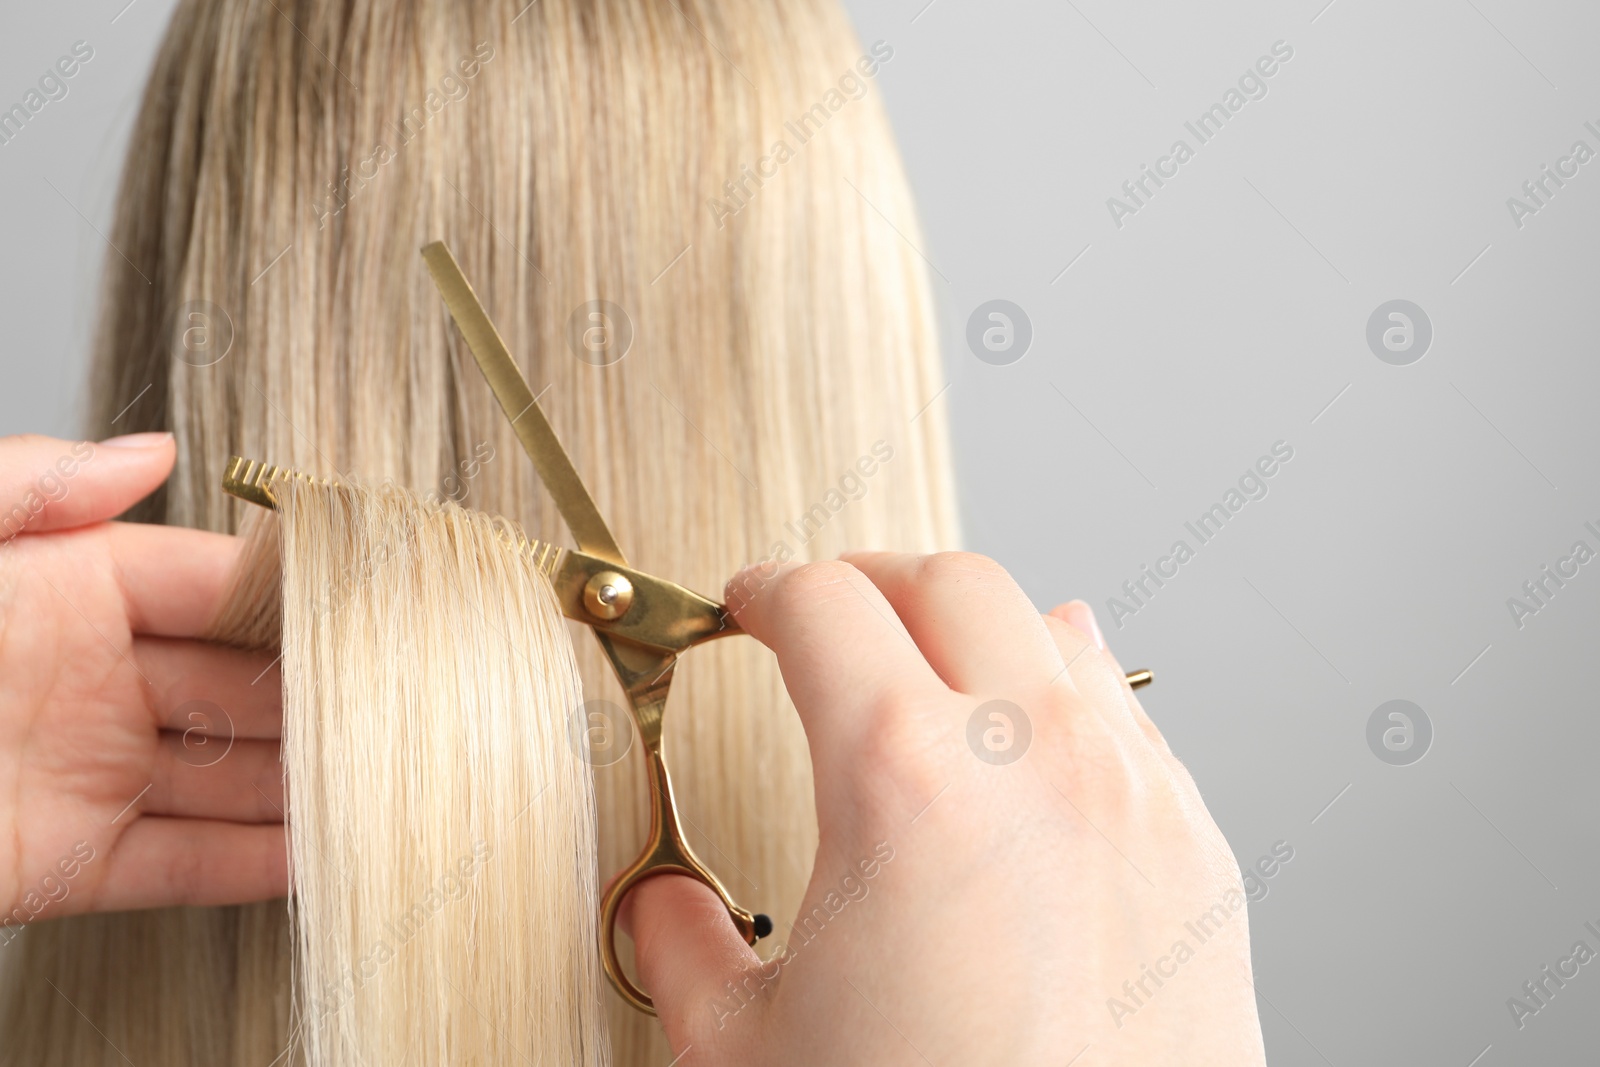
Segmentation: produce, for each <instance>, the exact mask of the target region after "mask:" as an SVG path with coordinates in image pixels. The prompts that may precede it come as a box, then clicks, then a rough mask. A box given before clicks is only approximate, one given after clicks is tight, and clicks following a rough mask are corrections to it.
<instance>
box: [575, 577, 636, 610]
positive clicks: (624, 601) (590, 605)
mask: <svg viewBox="0 0 1600 1067" xmlns="http://www.w3.org/2000/svg"><path fill="white" fill-rule="evenodd" d="M632 603H633V583H632V582H630V581H628V579H627V578H626V577H624V576H623V575H620V574H618V573H617V572H616V571H601V572H600V573H599V574H596V575H595V576H594V577H592V578H590V579H589V584H587V585H585V586H584V587H583V606H584V607H585V608H587V609H588V611H589V614H590V615H593V616H594V617H595V618H597V619H608V620H609V619H620V618H621V617H622V616H623V615H624V614H625V613H626V612H627V610H628V606H629V605H631V604H632Z"/></svg>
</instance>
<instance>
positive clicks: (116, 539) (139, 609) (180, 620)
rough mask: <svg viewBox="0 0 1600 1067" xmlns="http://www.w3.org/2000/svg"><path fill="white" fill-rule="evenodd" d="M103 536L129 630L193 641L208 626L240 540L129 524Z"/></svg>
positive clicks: (178, 528) (109, 529)
mask: <svg viewBox="0 0 1600 1067" xmlns="http://www.w3.org/2000/svg"><path fill="white" fill-rule="evenodd" d="M106 536H107V538H108V539H109V543H110V547H111V559H112V563H113V565H114V566H115V567H116V571H117V578H118V581H119V582H120V583H121V585H122V595H123V602H124V604H125V605H126V607H127V612H128V627H129V629H131V630H132V631H133V632H134V633H137V634H151V635H155V636H160V637H195V636H198V635H199V634H200V633H202V632H203V631H204V630H205V629H206V628H207V627H208V626H209V625H210V624H211V621H212V619H213V618H215V616H216V613H217V609H218V608H219V607H220V606H221V603H222V597H223V595H224V594H225V593H226V592H227V591H228V588H229V585H228V583H229V579H230V578H231V577H232V575H233V568H234V564H235V563H236V562H237V561H238V558H239V547H240V545H241V544H242V542H241V541H240V539H239V538H237V537H230V536H228V535H227V534H219V533H210V532H207V531H205V530H189V529H185V528H183V527H181V526H152V525H149V524H147V523H133V522H115V523H112V524H110V525H109V526H107V527H106Z"/></svg>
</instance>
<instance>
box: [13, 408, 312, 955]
mask: <svg viewBox="0 0 1600 1067" xmlns="http://www.w3.org/2000/svg"><path fill="white" fill-rule="evenodd" d="M173 459H174V448H173V442H172V438H171V437H170V435H167V434H140V435H137V436H134V437H129V438H121V439H115V440H112V441H106V442H102V443H100V444H97V445H96V444H89V443H87V442H81V441H80V442H76V443H74V442H71V441H58V440H54V439H51V438H47V437H31V436H28V437H4V438H0V921H3V923H4V924H6V925H5V926H0V943H3V942H5V941H7V940H9V939H10V937H12V936H15V935H14V932H13V931H12V930H10V929H8V928H6V927H7V926H12V925H15V924H18V923H23V922H28V921H31V920H33V919H47V918H56V917H58V916H62V915H67V914H70V913H73V912H81V911H113V910H120V909H128V908H145V907H153V906H158V905H166V904H212V903H228V902H237V901H245V900H255V899H266V898H270V897H273V896H281V895H283V894H284V893H285V891H286V888H287V885H288V873H287V867H286V860H285V846H284V833H283V827H282V825H281V822H282V815H281V813H280V809H281V807H282V805H283V797H282V775H281V774H280V771H279V764H278V741H277V738H278V735H279V728H280V720H281V715H280V711H279V705H280V697H279V679H278V674H277V671H276V669H274V670H272V671H268V672H267V673H266V674H265V675H264V676H261V675H262V672H263V669H264V668H266V667H267V666H268V664H269V661H270V660H271V657H270V656H260V655H249V654H246V653H242V652H237V651H233V650H228V649H223V648H219V647H216V646H212V645H206V644H202V643H200V642H199V641H196V640H193V638H195V637H196V635H197V634H198V633H199V632H200V630H201V629H202V628H203V627H205V626H206V625H207V624H208V623H209V621H210V620H211V617H212V613H213V612H214V611H215V610H216V608H217V603H218V599H219V597H220V596H221V595H222V594H223V591H224V589H225V586H226V583H227V580H228V576H229V573H230V568H231V566H232V564H233V562H234V558H235V556H236V555H237V552H238V542H237V540H236V539H235V538H232V537H224V536H222V535H219V534H211V533H202V532H199V531H196V530H185V529H177V528H171V527H164V526H148V525H137V524H132V523H119V522H107V521H105V520H106V519H108V518H110V517H111V516H113V515H117V514H120V513H121V512H123V511H124V510H126V509H127V508H128V507H129V506H130V505H132V504H133V503H135V502H136V501H138V500H139V499H140V498H142V497H144V496H146V495H148V494H149V493H150V492H151V491H152V490H154V489H155V488H156V487H157V486H158V485H160V484H161V483H162V482H163V481H164V480H165V479H166V477H167V474H168V472H170V471H171V470H172V464H173ZM258 676H261V677H260V681H259V682H258V683H256V684H252V682H254V681H255V680H256V679H257V677H258ZM273 824H280V825H273Z"/></svg>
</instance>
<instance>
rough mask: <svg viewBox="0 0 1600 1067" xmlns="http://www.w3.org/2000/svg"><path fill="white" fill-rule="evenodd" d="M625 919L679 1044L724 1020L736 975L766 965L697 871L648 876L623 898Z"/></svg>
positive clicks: (648, 985) (649, 986) (642, 977)
mask: <svg viewBox="0 0 1600 1067" xmlns="http://www.w3.org/2000/svg"><path fill="white" fill-rule="evenodd" d="M617 922H618V923H619V924H620V925H621V926H622V929H623V931H624V932H626V933H627V934H629V935H630V936H631V937H632V938H633V945H634V961H635V964H634V965H635V966H636V967H637V968H638V973H639V985H640V986H641V987H643V989H644V991H645V992H646V993H648V994H650V999H651V1000H653V1001H655V1006H656V1014H657V1015H658V1016H660V1017H661V1025H662V1028H663V1029H665V1030H666V1032H667V1037H668V1039H669V1040H670V1041H671V1042H672V1046H673V1048H674V1049H677V1048H680V1047H682V1046H685V1045H687V1044H688V1043H689V1042H691V1041H693V1040H694V1038H693V1037H692V1036H691V1035H693V1034H703V1033H705V1032H706V1029H707V1026H708V1025H709V1024H715V1023H716V1022H717V1020H718V1015H719V1010H718V1006H719V1005H721V1004H723V1003H724V1002H725V1001H726V1000H727V999H728V993H727V984H728V983H729V982H737V981H738V980H739V978H740V977H741V976H742V975H743V974H744V973H745V972H747V971H750V970H753V969H755V968H757V967H760V966H761V957H759V956H757V955H756V953H755V950H754V949H752V948H751V947H750V946H749V945H747V944H745V943H744V938H742V937H740V936H739V931H738V930H736V929H735V928H734V925H733V920H732V919H730V918H729V917H728V909H727V908H726V907H724V906H723V904H722V900H721V899H720V898H719V897H718V896H717V895H716V894H715V893H713V892H712V891H711V889H710V887H708V886H706V885H703V884H702V883H700V882H697V881H695V880H694V879H693V878H685V877H684V876H682V875H677V874H659V875H656V876H654V877H652V878H646V879H645V880H644V881H642V882H640V883H639V884H638V885H636V886H634V888H633V889H632V890H631V891H629V893H628V895H627V897H626V898H625V899H624V900H623V902H622V906H621V907H620V908H619V909H618V911H617ZM723 1010H724V1011H725V1010H726V1009H725V1008H724V1009H723Z"/></svg>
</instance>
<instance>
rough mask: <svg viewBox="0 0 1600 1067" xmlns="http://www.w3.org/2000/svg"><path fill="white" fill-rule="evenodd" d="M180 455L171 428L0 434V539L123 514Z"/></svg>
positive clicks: (147, 491) (146, 492) (151, 487)
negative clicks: (118, 433) (62, 436)
mask: <svg viewBox="0 0 1600 1067" xmlns="http://www.w3.org/2000/svg"><path fill="white" fill-rule="evenodd" d="M176 455H177V449H176V448H175V447H174V446H173V443H172V435H171V434H169V433H141V434H129V435H127V436H124V437H114V438H112V439H111V440H109V441H102V442H100V443H99V444H91V443H89V442H88V441H61V440H57V439H56V438H53V437H41V436H38V435H36V434H20V435H17V436H14V437H0V541H4V540H7V539H9V538H12V537H15V536H16V535H17V534H19V533H24V532H26V533H42V532H44V531H46V530H64V529H69V528H71V527H74V526H85V525H87V524H89V523H92V522H100V521H102V520H105V519H109V518H112V517H114V516H116V515H120V514H122V512H124V511H126V510H127V509H128V508H130V507H132V506H133V505H134V504H136V503H138V502H139V501H140V500H142V499H144V498H145V497H146V496H149V495H150V493H151V492H153V491H154V490H155V488H156V487H157V486H158V485H160V484H161V483H162V482H163V481H165V480H166V478H167V475H168V474H169V473H170V472H171V471H172V464H173V460H174V458H175V457H176Z"/></svg>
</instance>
